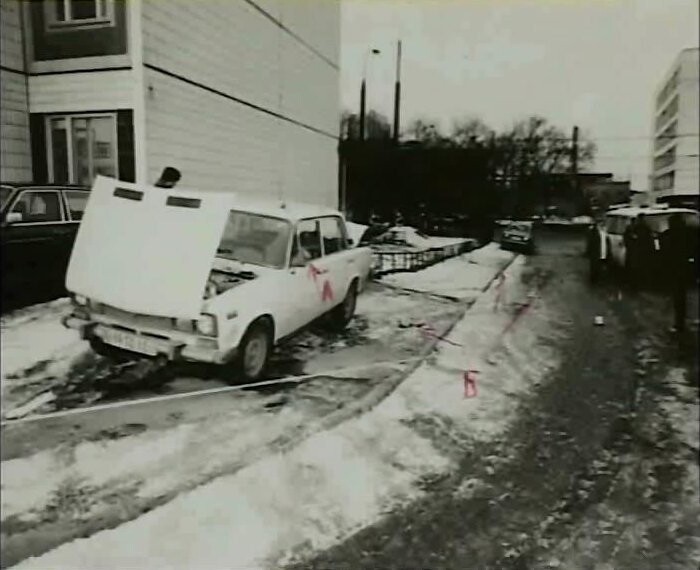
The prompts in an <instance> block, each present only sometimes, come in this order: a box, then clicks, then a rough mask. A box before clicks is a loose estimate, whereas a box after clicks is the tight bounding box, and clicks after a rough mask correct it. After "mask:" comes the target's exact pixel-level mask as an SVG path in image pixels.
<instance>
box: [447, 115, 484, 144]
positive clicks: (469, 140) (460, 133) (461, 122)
mask: <svg viewBox="0 0 700 570" xmlns="http://www.w3.org/2000/svg"><path fill="white" fill-rule="evenodd" d="M494 134H495V133H494V131H493V129H491V127H489V126H488V125H487V124H486V123H484V122H483V121H482V120H481V119H479V118H477V117H468V118H464V119H458V120H456V121H454V122H453V123H452V132H451V135H450V138H451V140H452V142H453V143H454V144H455V146H458V147H470V146H474V144H476V143H479V144H483V143H486V142H487V141H489V140H490V139H491V137H493V136H494Z"/></svg>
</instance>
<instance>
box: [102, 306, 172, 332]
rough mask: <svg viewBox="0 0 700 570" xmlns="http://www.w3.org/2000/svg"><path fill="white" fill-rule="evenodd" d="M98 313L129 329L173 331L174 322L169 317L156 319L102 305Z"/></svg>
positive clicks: (151, 316)
mask: <svg viewBox="0 0 700 570" xmlns="http://www.w3.org/2000/svg"><path fill="white" fill-rule="evenodd" d="M95 309H96V312H98V313H99V314H101V315H104V316H105V317H107V318H109V319H114V320H115V321H117V322H119V323H120V324H123V325H125V326H129V327H135V328H141V327H143V328H150V329H166V330H168V329H172V328H174V327H173V320H172V319H170V318H169V317H156V316H153V315H138V314H135V313H130V312H128V311H123V310H121V309H117V308H116V307H111V306H110V305H105V304H100V305H98V306H97V307H95Z"/></svg>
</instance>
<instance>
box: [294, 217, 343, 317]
mask: <svg viewBox="0 0 700 570" xmlns="http://www.w3.org/2000/svg"><path fill="white" fill-rule="evenodd" d="M297 240H298V241H297V244H298V248H299V249H298V252H296V253H295V255H294V256H293V259H294V258H301V259H304V260H305V261H306V265H305V270H306V278H307V279H308V281H307V282H308V283H309V284H310V285H311V291H312V299H311V300H310V302H309V304H308V305H307V306H306V307H305V309H307V310H308V320H313V319H315V318H317V317H320V316H321V315H322V314H323V313H325V312H326V311H327V310H328V309H330V308H331V307H332V306H333V304H334V301H335V298H336V292H335V290H334V289H333V282H332V280H331V279H332V274H331V267H330V265H329V260H328V259H327V258H326V257H325V256H324V255H323V242H322V234H321V219H320V218H309V219H305V220H300V221H299V222H298V223H297ZM331 263H332V260H331Z"/></svg>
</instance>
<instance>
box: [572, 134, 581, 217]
mask: <svg viewBox="0 0 700 570" xmlns="http://www.w3.org/2000/svg"><path fill="white" fill-rule="evenodd" d="M571 189H572V191H573V199H574V200H575V202H576V203H578V204H580V199H581V197H580V196H579V179H578V127H577V126H574V131H573V133H572V134H571Z"/></svg>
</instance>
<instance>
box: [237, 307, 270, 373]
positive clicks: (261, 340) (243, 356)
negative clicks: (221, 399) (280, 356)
mask: <svg viewBox="0 0 700 570" xmlns="http://www.w3.org/2000/svg"><path fill="white" fill-rule="evenodd" d="M270 354H272V334H271V331H270V326H269V325H268V324H267V323H266V322H265V321H264V320H258V321H255V322H254V323H253V324H251V325H250V326H249V327H248V330H247V331H246V333H245V334H244V335H243V339H242V340H241V342H240V344H239V345H238V353H237V355H236V359H235V362H234V371H235V373H236V378H235V379H234V380H244V381H248V382H254V381H256V380H259V379H260V378H261V377H262V375H263V374H264V373H265V369H266V368H267V363H268V361H269V359H270Z"/></svg>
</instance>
